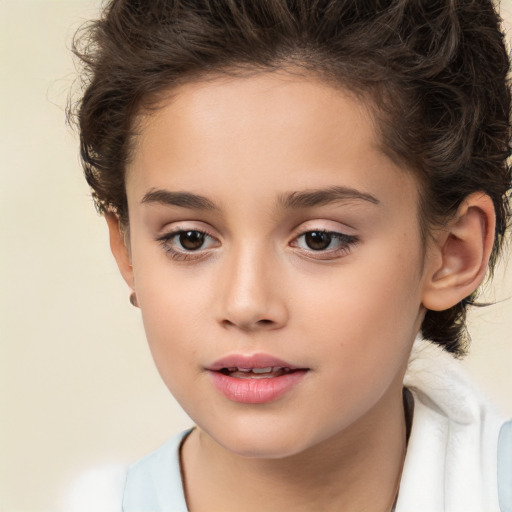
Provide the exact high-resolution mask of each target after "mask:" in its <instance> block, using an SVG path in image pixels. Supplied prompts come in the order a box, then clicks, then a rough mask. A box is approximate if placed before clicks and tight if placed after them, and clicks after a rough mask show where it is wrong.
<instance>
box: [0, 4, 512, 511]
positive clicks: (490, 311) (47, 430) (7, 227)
mask: <svg viewBox="0 0 512 512" xmlns="http://www.w3.org/2000/svg"><path fill="white" fill-rule="evenodd" d="M98 8H99V1H98V0H60V1H47V0H39V1H37V0H3V1H2V0H0V109H1V110H0V166H1V167H0V169H1V170H0V172H1V185H0V244H1V246H0V283H1V284H0V287H1V291H0V301H1V302H0V335H1V341H0V386H1V387H0V389H1V391H0V511H1V512H21V511H24V512H36V511H37V512H41V511H46V510H48V511H50V510H51V511H58V510H61V508H60V507H61V505H60V504H61V499H62V493H63V492H64V491H65V489H66V488H67V486H68V485H69V484H70V482H72V481H73V480H74V479H75V478H76V477H77V476H78V475H79V474H80V473H81V472H82V471H83V470H84V469H87V468H90V467H95V466H101V465H103V464H110V463H121V464H126V463H128V462H131V461H134V460H136V459H137V458H139V457H141V456H143V455H144V454H146V453H148V452H149V451H151V450H152V449H154V448H156V447H158V446H159V445H160V444H162V443H163V442H164V441H165V440H166V439H167V438H169V437H170V436H171V435H173V434H174V433H177V432H178V431H179V430H181V429H183V428H186V427H187V426H189V425H190V420H188V419H187V417H186V416H185V414H184V413H183V412H182V411H181V409H180V408H179V406H178V405H177V404H176V403H175V401H174V400H173V399H172V397H171V396H170V394H169V393H168V391H167V390H166V388H165V387H164V385H163V384H162V383H161V381H160V378H159V376H158V375H157V372H156V370H155V369H154V367H153V363H152V360H151V356H150V354H149V351H148V349H147V347H146V342H145V339H144V334H143V330H142V325H141V321H140V317H139V312H138V310H136V309H135V308H133V307H131V306H130V304H129V302H128V291H127V289H126V288H125V285H124V283H123V282H122V280H121V278H120V276H119V275H118V271H117V268H116V267H115V264H114V261H113V259H112V257H111V255H110V252H109V249H108V241H107V231H106V226H105V223H104V221H103V220H102V219H101V218H99V217H98V216H97V215H96V213H95V211H94V209H93V206H92V203H91V200H90V195H89V190H88V188H87V186H86V184H85V181H84V180H83V178H82V175H81V169H80V166H79V161H78V150H77V137H76V135H75V134H73V133H72V132H71V130H70V129H69V128H68V127H67V126H66V124H65V112H64V111H65V105H66V100H67V95H68V92H69V90H70V88H71V86H72V84H73V82H74V80H75V75H74V67H73V62H72V59H71V54H70V51H69V47H70V40H71V37H72V35H73V33H74V31H75V30H76V29H77V28H78V27H79V26H80V24H81V23H82V22H83V21H84V20H86V19H88V18H91V17H94V16H95V15H96V14H97V13H98ZM502 12H503V14H504V15H505V16H506V17H507V18H510V19H511V20H512V16H510V15H509V14H508V12H512V1H511V0H507V2H504V3H503V6H502ZM503 268H504V265H502V268H501V270H499V271H498V272H497V278H496V280H495V284H494V285H493V286H492V287H491V288H488V290H487V292H486V298H488V299H491V300H498V301H502V302H501V303H499V304H497V305H495V306H492V307H490V308H486V309H483V310H479V311H478V312H477V313H476V314H473V315H472V316H471V320H470V325H471V332H472V334H473V345H472V351H471V354H470V356H469V357H468V359H467V360H466V361H465V362H464V364H465V365H466V366H467V367H468V368H469V370H470V372H471V373H472V374H473V375H474V376H475V379H476V380H477V381H478V382H479V383H480V385H481V386H482V387H483V388H484V389H485V390H486V391H487V393H488V394H489V395H490V396H491V398H492V399H493V400H494V402H495V403H496V404H497V405H498V406H499V407H500V408H501V409H502V410H503V412H504V413H505V414H506V415H507V416H511V417H512V392H511V390H512V372H511V368H512V335H511V332H512V300H504V299H507V298H508V297H511V296H512V269H509V272H508V273H507V272H503ZM504 276H507V277H506V278H505V277H504ZM91 512H92V511H91Z"/></svg>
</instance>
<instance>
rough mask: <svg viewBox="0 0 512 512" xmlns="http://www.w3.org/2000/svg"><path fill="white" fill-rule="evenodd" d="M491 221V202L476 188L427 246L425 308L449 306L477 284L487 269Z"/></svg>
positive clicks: (440, 308)
mask: <svg viewBox="0 0 512 512" xmlns="http://www.w3.org/2000/svg"><path fill="white" fill-rule="evenodd" d="M495 225H496V214H495V212H494V205H493V203H492V200H491V198H490V197H489V196H488V195H487V194H484V193H483V192H476V193H473V194H471V195H469V196H468V197H467V198H466V199H465V200H464V202H463V203H462V204H461V206H460V207H459V210H458V211H457V215H456V216H455V218H454V219H452V220H451V221H450V222H449V223H448V225H447V226H445V227H444V228H443V229H442V230H440V232H439V234H436V235H435V240H434V243H433V244H432V246H431V247H430V248H429V249H428V256H427V263H426V265H427V273H426V281H425V286H424V289H423V297H422V298H423V305H424V306H425V308H427V309H430V310H433V311H443V310H445V309H449V308H451V307H452V306H454V305H455V304H457V303H458V302H460V301H461V300H462V299H464V298H466V297H468V296H469V295H471V293H473V292H474V291H475V290H476V289H477V288H478V286H479V285H480V283H481V282H482V280H483V278H484V276H485V273H486V271H487V265H488V263H489V257H490V254H491V251H492V247H493V243H494V230H495Z"/></svg>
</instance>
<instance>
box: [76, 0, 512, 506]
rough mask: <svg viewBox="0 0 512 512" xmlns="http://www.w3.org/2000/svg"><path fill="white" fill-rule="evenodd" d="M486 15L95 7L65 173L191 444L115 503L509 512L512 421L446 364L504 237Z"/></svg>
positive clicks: (474, 7) (499, 126) (503, 108)
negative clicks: (100, 11) (91, 203)
mask: <svg viewBox="0 0 512 512" xmlns="http://www.w3.org/2000/svg"><path fill="white" fill-rule="evenodd" d="M498 22H499V19H498V16H497V14H496V12H495V10H494V8H493V6H492V3H491V2H490V1H487V0H472V1H469V0H466V1H465V0H438V1H437V0H436V1H433V0H382V1H373V2H371V1H369V0H293V1H292V0H259V1H255V0H195V1H193V2H191V1H187V0H150V1H146V2H142V1H140V0H112V1H111V2H110V3H109V4H108V5H107V6H106V7H105V12H104V15H103V17H102V19H100V20H99V21H97V22H95V23H94V24H92V25H91V26H90V27H89V29H88V31H87V32H86V34H85V36H84V38H83V40H84V41H86V42H87V43H88V44H87V46H86V47H81V48H80V49H77V50H76V51H77V53H78V55H79V56H80V57H81V59H82V61H83V63H84V64H85V73H86V76H87V77H88V78H87V79H88V82H87V84H86V88H85V91H84V95H83V99H82V101H81V103H80V105H79V108H78V114H77V115H78V122H79V128H80V135H81V154H82V159H83V165H84V170H85V175H86V178H87V180H88V183H89V184H90V186H91V187H92V189H93V195H94V200H95V202H96V206H97V207H98V209H99V211H100V212H101V213H103V214H104V215H105V218H106V220H107V224H108V228H109V232H110V242H111V248H112V251H113V254H114V256H115V258H116V260H117V263H118V265H119V269H120V271H121V274H122V276H123V278H124V279H125V281H126V282H127V284H128V287H129V289H130V294H131V295H130V301H131V303H132V304H133V305H134V306H136V307H139V308H140V309H141V313H142V317H143V321H144V326H145V330H146V334H147V338H148V343H149V346H150V349H151V351H152V354H153V357H154V360H155V363H156V366H157V368H158V370H159V372H160V375H161V376H162V379H163V380H164V382H165V384H166V385H167V387H168V388H169V390H170V391H171V393H173V395H174V396H175V397H176V399H177V400H178V401H179V402H180V404H181V405H182V407H183V408H184V410H185V411H186V412H187V413H188V414H189V416H190V417H191V419H192V420H193V421H194V423H195V425H196V427H194V428H192V429H190V430H188V431H186V432H184V433H182V434H179V435H178V436H176V437H174V438H173V439H171V441H169V442H168V443H167V444H166V445H164V446H163V447H162V448H161V449H159V450H157V451H156V452H155V453H153V454H151V455H149V456H148V457H146V458H144V459H143V460H142V461H140V462H138V463H137V464H135V465H133V466H131V467H130V468H129V469H128V471H127V474H126V477H123V482H124V483H123V490H122V492H120V495H119V499H118V504H119V509H121V503H122V507H123V510H124V511H125V512H143V511H144V512H148V511H167V512H170V511H172V512H185V511H186V510H189V511H190V512H204V511H208V512H211V511H214V512H215V511H222V512H229V511H234V510H236V511H240V510H243V511H245V512H251V511H280V512H282V511H292V510H293V511H294V512H297V511H331V510H332V511H339V510H343V511H344V512H351V511H362V510H364V511H367V512H388V511H391V510H395V511H396V512H441V511H449V512H459V511H460V512H471V511H474V512H498V511H500V510H501V511H505V510H511V508H510V507H512V504H511V503H510V498H511V494H512V471H510V469H511V468H510V464H511V462H512V444H511V443H512V442H511V441H510V438H508V437H507V436H508V435H509V434H508V433H510V431H511V429H512V428H511V427H512V425H511V424H510V423H509V424H507V423H504V421H503V420H502V419H501V418H500V417H499V416H498V415H497V414H496V413H495V412H494V410H493V409H492V407H491V406H490V405H489V404H488V403H487V402H486V400H485V399H484V398H483V397H482V396H481V395H480V394H479V392H478V391H477V390H475V389H474V388H473V387H472V385H471V384H470V383H469V382H468V381H467V378H466V377H465V375H464V374H463V373H462V371H461V369H460V368H459V366H458V364H457V362H456V361H455V360H454V359H453V357H452V355H450V354H448V353H451V354H453V355H455V356H460V355H462V354H463V353H464V349H465V345H464V341H465V315H466V309H467V307H468V305H470V304H472V303H473V301H474V300H475V290H476V289H477V288H478V286H479V284H480V283H481V281H482V279H483V278H484V275H485V273H486V270H487V268H488V267H489V266H490V268H491V270H492V268H493V265H494V263H495V261H496V258H497V256H498V254H499V252H500V250H501V247H502V244H503V239H504V236H505V230H506V226H507V222H508V220H509V204H508V202H507V201H508V194H509V191H510V186H511V183H510V170H509V167H508V164H507V157H508V156H509V140H510V119H509V114H510V90H509V83H508V80H507V73H508V69H509V61H508V57H507V53H506V50H505V48H504V44H503V35H502V34H501V32H500V29H499V23H498ZM415 340H416V341H415ZM424 340H429V341H424ZM441 347H442V348H441ZM411 351H412V356H411ZM507 507H508V508H507Z"/></svg>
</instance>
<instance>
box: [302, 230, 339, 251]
mask: <svg viewBox="0 0 512 512" xmlns="http://www.w3.org/2000/svg"><path fill="white" fill-rule="evenodd" d="M304 242H305V243H306V245H307V246H308V248H309V249H311V250H313V251H324V250H325V249H327V248H328V247H329V245H330V244H331V242H332V235H331V233H327V232H325V231H309V232H307V233H305V234H304Z"/></svg>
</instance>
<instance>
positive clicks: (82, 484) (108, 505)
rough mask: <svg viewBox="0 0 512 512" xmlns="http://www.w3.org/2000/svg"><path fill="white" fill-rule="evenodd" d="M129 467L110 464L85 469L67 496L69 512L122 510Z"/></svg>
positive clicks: (66, 507)
mask: <svg viewBox="0 0 512 512" xmlns="http://www.w3.org/2000/svg"><path fill="white" fill-rule="evenodd" d="M126 472H127V467H125V466H122V465H110V466H103V467H98V468H93V469H89V470H87V471H85V472H84V473H83V474H82V475H80V476H79V477H78V478H77V479H76V480H75V481H74V482H73V484H72V485H71V487H70V489H69V491H68V492H67V493H66V497H65V508H64V510H66V511H67V512H91V510H94V511H95V512H121V510H122V501H123V491H124V485H125V481H126Z"/></svg>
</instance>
